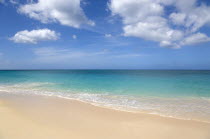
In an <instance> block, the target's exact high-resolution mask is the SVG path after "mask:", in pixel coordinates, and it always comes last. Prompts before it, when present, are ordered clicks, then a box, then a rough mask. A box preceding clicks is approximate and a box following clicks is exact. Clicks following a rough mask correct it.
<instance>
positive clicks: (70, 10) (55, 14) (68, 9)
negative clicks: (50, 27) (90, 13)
mask: <svg viewBox="0 0 210 139" xmlns="http://www.w3.org/2000/svg"><path fill="white" fill-rule="evenodd" d="M18 11H19V12H20V13H22V14H26V15H28V16H29V17H30V18H33V19H36V20H39V21H41V22H42V23H52V22H59V23H60V24H61V25H66V26H71V27H75V28H79V27H80V26H81V25H82V24H88V25H94V22H93V21H91V20H89V19H87V17H86V16H85V14H84V11H83V10H82V8H81V7H80V0H38V2H37V3H28V4H26V5H22V6H20V7H19V9H18Z"/></svg>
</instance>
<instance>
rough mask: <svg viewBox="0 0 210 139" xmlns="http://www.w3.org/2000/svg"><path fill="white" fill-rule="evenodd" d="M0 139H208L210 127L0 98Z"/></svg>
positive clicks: (55, 101)
mask: <svg viewBox="0 0 210 139" xmlns="http://www.w3.org/2000/svg"><path fill="white" fill-rule="evenodd" d="M0 139H210V124H208V123H203V122H197V121H190V120H178V119H174V118H166V117H160V116H155V115H150V114H141V113H138V114H135V113H129V112H122V111H116V110H111V109H106V108H101V107H96V106H93V105H90V104H87V103H83V102H79V101H74V100H66V99H59V98H55V97H39V96H27V97H26V96H15V95H8V96H1V95H0Z"/></svg>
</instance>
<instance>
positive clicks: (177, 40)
mask: <svg viewBox="0 0 210 139" xmlns="http://www.w3.org/2000/svg"><path fill="white" fill-rule="evenodd" d="M108 6H109V9H110V10H111V12H112V15H113V16H115V15H118V16H120V17H121V18H122V22H123V24H124V25H123V30H124V35H125V36H134V37H139V38H143V39H146V40H151V41H156V42H159V43H160V45H161V46H167V47H174V48H179V47H181V46H183V45H189V44H192V43H193V44H195V43H201V42H206V41H210V40H209V39H208V36H207V35H205V34H203V33H198V31H199V29H200V28H201V27H203V26H204V25H206V24H209V23H210V14H209V13H210V6H207V5H205V4H204V3H202V4H200V5H198V4H197V1H196V0H110V2H109V4H108ZM171 6H173V7H175V10H173V11H167V8H168V7H171ZM189 39H193V41H191V40H190V41H189Z"/></svg>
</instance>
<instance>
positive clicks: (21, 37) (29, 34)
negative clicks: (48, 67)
mask: <svg viewBox="0 0 210 139" xmlns="http://www.w3.org/2000/svg"><path fill="white" fill-rule="evenodd" d="M58 38H59V33H56V32H55V31H53V30H49V29H38V30H31V31H28V30H23V31H19V32H17V33H16V34H15V35H14V36H13V37H11V38H10V40H12V41H14V42H15V43H32V44H36V43H37V42H39V41H47V40H57V39H58Z"/></svg>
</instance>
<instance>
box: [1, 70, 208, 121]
mask: <svg viewBox="0 0 210 139" xmlns="http://www.w3.org/2000/svg"><path fill="white" fill-rule="evenodd" d="M0 91H1V92H5V93H14V94H21V95H47V96H57V97H62V98H66V99H77V100H81V101H86V102H89V103H92V104H94V105H99V106H105V107H110V108H114V109H119V110H126V111H133V112H146V113H150V114H157V115H161V116H167V117H168V116H169V117H174V118H181V119H194V120H202V121H207V122H210V71H207V70H200V71H199V70H11V71H9V70H2V71H0Z"/></svg>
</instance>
